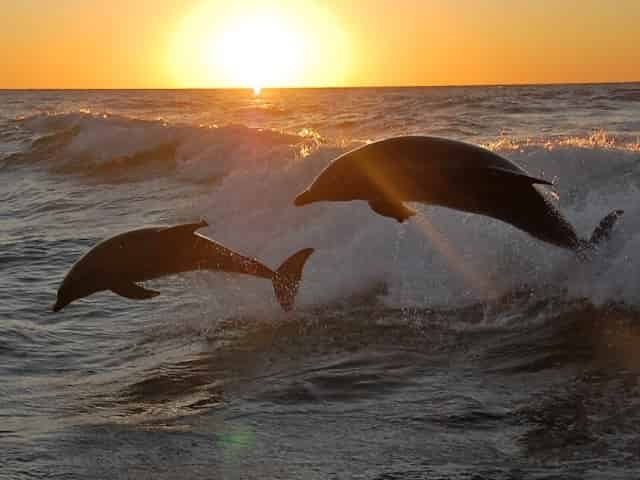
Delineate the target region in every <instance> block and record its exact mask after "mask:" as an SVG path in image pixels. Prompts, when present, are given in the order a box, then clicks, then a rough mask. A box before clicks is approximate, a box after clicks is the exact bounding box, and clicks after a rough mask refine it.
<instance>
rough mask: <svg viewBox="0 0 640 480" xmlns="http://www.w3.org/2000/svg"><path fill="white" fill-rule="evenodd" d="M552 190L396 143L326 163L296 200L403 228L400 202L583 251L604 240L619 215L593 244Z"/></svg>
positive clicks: (487, 163)
mask: <svg viewBox="0 0 640 480" xmlns="http://www.w3.org/2000/svg"><path fill="white" fill-rule="evenodd" d="M535 184H543V185H551V182H548V181H546V180H543V179H540V178H536V177H533V176H531V175H529V173H527V172H526V171H525V170H524V169H522V168H521V167H519V166H518V165H516V164H515V163H513V162H511V161H509V160H507V159H506V158H503V157H501V156H499V155H497V154H495V153H493V152H491V151H489V150H486V149H484V148H481V147H478V146H475V145H470V144H467V143H463V142H458V141H454V140H448V139H445V138H438V137H426V136H408V137H396V138H390V139H387V140H382V141H379V142H375V143H371V144H368V145H365V146H364V147H361V148H358V149H356V150H353V151H351V152H348V153H345V154H344V155H341V156H340V157H338V158H336V159H335V160H334V161H333V162H331V163H330V164H329V165H328V166H327V167H326V168H325V169H324V170H323V171H322V172H321V173H320V175H318V177H317V178H316V179H315V180H314V181H313V183H312V184H311V185H310V186H309V187H308V188H307V190H305V191H304V192H302V193H301V194H299V195H298V196H297V197H296V199H295V205H298V206H300V205H306V204H309V203H313V202H318V201H349V200H365V201H367V202H369V205H370V207H371V208H372V209H373V210H374V211H376V212H377V213H379V214H380V215H384V216H386V217H391V218H395V219H396V220H398V221H399V222H403V221H405V220H406V219H408V218H409V217H411V216H413V215H415V213H416V212H414V211H413V210H411V209H409V208H407V207H406V206H405V205H403V202H422V203H426V204H432V205H441V206H444V207H449V208H453V209H456V210H462V211H465V212H471V213H477V214H480V215H485V216H488V217H492V218H496V219H498V220H502V221H503V222H506V223H509V224H511V225H513V226H514V227H516V228H519V229H520V230H524V231H525V232H527V233H528V234H530V235H532V236H533V237H535V238H538V239H540V240H542V241H545V242H548V243H551V244H553V245H557V246H559V247H562V248H566V249H570V250H574V251H582V250H584V249H585V248H588V247H590V246H595V245H596V244H597V243H599V242H600V241H601V240H602V239H603V238H605V237H608V235H609V233H610V231H611V228H612V227H613V225H614V224H615V221H616V220H617V218H618V217H619V216H620V215H621V214H622V213H623V212H622V210H616V211H614V212H611V213H610V214H609V215H607V217H605V218H604V219H603V220H602V221H601V223H600V225H599V227H598V228H596V230H595V231H594V233H593V235H592V237H591V239H590V240H588V241H587V240H582V239H580V238H579V237H578V235H577V234H576V232H575V230H574V229H573V227H572V226H571V224H570V223H569V222H568V221H567V220H566V219H565V218H564V217H563V216H562V214H561V213H560V212H559V211H558V209H557V208H556V207H555V206H554V205H553V204H552V203H551V202H549V201H548V200H547V199H546V198H545V197H544V196H543V195H542V194H541V193H540V192H539V191H538V190H536V188H535V187H534V185H535Z"/></svg>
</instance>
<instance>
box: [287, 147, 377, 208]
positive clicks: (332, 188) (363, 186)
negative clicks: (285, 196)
mask: <svg viewBox="0 0 640 480" xmlns="http://www.w3.org/2000/svg"><path fill="white" fill-rule="evenodd" d="M359 157H360V155H358V154H357V152H350V153H346V154H344V155H342V156H341V157H338V158H337V159H336V160H334V161H333V162H331V163H330V164H329V165H328V166H327V167H326V168H325V169H324V170H323V171H322V172H320V174H319V175H318V176H317V177H316V179H315V180H314V181H313V183H312V184H311V185H309V187H307V189H306V190H304V191H303V192H301V193H300V194H298V195H297V196H296V198H295V200H294V202H293V204H294V205H296V206H298V207H299V206H302V205H308V204H309V203H314V202H345V201H351V200H368V199H369V197H371V196H372V195H373V193H374V190H375V188H373V186H372V182H371V178H370V176H369V175H367V171H366V166H365V165H363V162H361V161H360V158H359Z"/></svg>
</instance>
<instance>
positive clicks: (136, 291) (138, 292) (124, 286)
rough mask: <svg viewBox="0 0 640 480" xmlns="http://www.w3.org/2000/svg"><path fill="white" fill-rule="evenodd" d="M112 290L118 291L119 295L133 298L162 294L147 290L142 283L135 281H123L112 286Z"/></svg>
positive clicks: (138, 298)
mask: <svg viewBox="0 0 640 480" xmlns="http://www.w3.org/2000/svg"><path fill="white" fill-rule="evenodd" d="M111 291H112V292H113V293H117V294H118V295H120V296H122V297H125V298H130V299H132V300H147V299H149V298H153V297H157V296H158V295H160V292H156V291H155V290H147V289H146V288H144V287H141V286H140V285H138V284H136V283H133V282H121V283H118V284H117V285H115V286H113V287H111Z"/></svg>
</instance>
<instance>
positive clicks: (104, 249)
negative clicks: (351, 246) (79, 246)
mask: <svg viewBox="0 0 640 480" xmlns="http://www.w3.org/2000/svg"><path fill="white" fill-rule="evenodd" d="M207 225H208V224H207V222H205V221H201V222H198V223H187V224H182V225H175V226H168V227H148V228H141V229H138V230H132V231H129V232H125V233H122V234H120V235H116V236H115V237H112V238H109V239H107V240H104V241H103V242H101V243H99V244H97V245H96V246H94V247H93V248H92V249H91V250H89V251H88V252H87V253H86V254H85V255H84V256H83V257H82V258H80V259H79V260H78V261H77V262H76V263H75V264H74V265H73V267H71V270H69V272H68V273H67V275H66V276H65V277H64V280H63V281H62V284H61V285H60V288H59V289H58V296H57V300H56V303H55V304H54V305H53V311H54V312H57V311H59V310H61V309H62V308H64V307H65V306H67V305H68V304H69V303H71V302H73V301H74V300H77V299H79V298H84V297H88V296H89V295H92V294H94V293H96V292H100V291H103V290H111V291H112V292H114V293H117V294H118V295H121V296H123V297H126V298H131V299H135V300H143V299H148V298H153V297H155V296H157V295H159V294H160V292H157V291H154V290H149V289H146V288H144V287H142V286H140V285H139V284H138V283H137V282H144V281H146V280H152V279H154V278H159V277H163V276H166V275H172V274H177V273H183V272H189V271H192V270H213V271H223V272H229V273H242V274H245V275H252V276H254V277H260V278H267V279H269V280H271V281H272V282H273V289H274V291H275V294H276V298H277V299H278V302H279V303H280V305H281V306H282V308H283V309H284V310H285V311H289V310H291V309H292V308H293V303H294V299H295V296H296V293H297V291H298V287H299V285H300V279H301V277H302V269H303V267H304V264H305V262H306V261H307V259H308V258H309V256H310V255H311V254H312V253H313V251H314V250H313V249H312V248H305V249H304V250H300V251H299V252H297V253H295V254H294V255H292V256H291V257H289V258H288V259H287V260H286V261H285V262H284V263H283V264H282V265H281V266H280V268H278V270H276V271H273V270H271V269H270V268H269V267H267V266H265V265H264V264H262V263H260V262H259V261H257V260H256V259H254V258H249V257H245V256H244V255H240V254H239V253H236V252H234V251H233V250H231V249H229V248H227V247H224V246H223V245H221V244H219V243H217V242H214V241H213V240H211V239H210V238H207V237H205V236H204V235H201V234H199V233H196V230H198V229H200V228H203V227H206V226H207Z"/></svg>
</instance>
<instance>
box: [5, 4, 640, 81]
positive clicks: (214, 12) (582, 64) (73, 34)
mask: <svg viewBox="0 0 640 480" xmlns="http://www.w3.org/2000/svg"><path fill="white" fill-rule="evenodd" d="M0 7H1V8H2V16H1V17H0V88H191V87H195V88H218V87H242V88H260V87H278V86H286V87H304V86H410V85H478V84H519V83H527V84H529V83H569V82H571V83H573V82H620V81H640V26H639V25H640V1H639V0H611V1H607V0H233V1H230V0H111V1H109V2H104V1H102V0H100V1H99V0H0Z"/></svg>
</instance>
